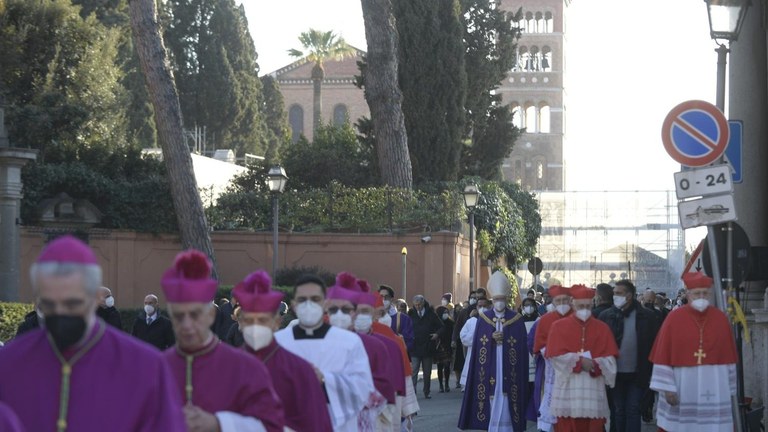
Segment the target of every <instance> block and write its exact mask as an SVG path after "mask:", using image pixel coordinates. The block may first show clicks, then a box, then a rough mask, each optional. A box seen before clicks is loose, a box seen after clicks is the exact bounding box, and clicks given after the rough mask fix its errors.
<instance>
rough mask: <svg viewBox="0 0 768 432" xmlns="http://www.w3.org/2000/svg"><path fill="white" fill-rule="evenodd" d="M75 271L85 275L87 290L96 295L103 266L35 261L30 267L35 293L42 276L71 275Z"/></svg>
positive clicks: (84, 280) (99, 286)
mask: <svg viewBox="0 0 768 432" xmlns="http://www.w3.org/2000/svg"><path fill="white" fill-rule="evenodd" d="M73 273H80V274H81V275H83V282H84V285H85V286H84V288H85V292H86V293H88V295H90V296H93V297H95V296H96V294H97V293H98V292H99V288H101V267H99V266H98V265H96V264H75V263H59V262H42V263H34V264H32V266H31V267H30V268H29V278H30V280H31V282H32V289H33V290H34V292H35V293H37V282H38V279H39V278H40V277H50V276H69V275H71V274H73Z"/></svg>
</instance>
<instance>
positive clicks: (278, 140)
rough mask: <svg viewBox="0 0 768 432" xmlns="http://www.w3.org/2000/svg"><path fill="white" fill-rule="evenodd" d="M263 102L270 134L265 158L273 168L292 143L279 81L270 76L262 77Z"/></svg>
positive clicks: (265, 119) (263, 110) (262, 105)
mask: <svg viewBox="0 0 768 432" xmlns="http://www.w3.org/2000/svg"><path fill="white" fill-rule="evenodd" d="M261 86H262V101H261V111H262V113H263V114H264V121H265V122H266V126H267V130H268V132H269V135H268V136H267V138H268V143H269V145H268V146H267V151H266V153H265V154H264V158H265V159H266V160H267V162H268V163H269V165H268V166H271V165H272V163H273V162H275V161H277V160H279V159H280V154H281V150H282V149H283V148H284V147H285V146H287V145H289V144H290V142H291V129H290V126H289V125H288V116H287V114H286V112H285V102H284V101H283V94H282V93H280V87H279V86H278V84H277V81H276V80H275V79H274V78H272V77H271V76H269V75H264V76H263V77H261Z"/></svg>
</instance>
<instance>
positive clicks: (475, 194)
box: [464, 184, 480, 293]
mask: <svg viewBox="0 0 768 432" xmlns="http://www.w3.org/2000/svg"><path fill="white" fill-rule="evenodd" d="M479 198H480V190H479V189H478V188H477V185H475V184H469V185H467V186H466V187H464V205H465V206H467V209H469V292H470V293H471V292H472V291H474V290H475V206H476V205H477V200H478V199H479Z"/></svg>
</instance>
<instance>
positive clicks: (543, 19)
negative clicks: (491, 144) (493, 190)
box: [499, 0, 567, 191]
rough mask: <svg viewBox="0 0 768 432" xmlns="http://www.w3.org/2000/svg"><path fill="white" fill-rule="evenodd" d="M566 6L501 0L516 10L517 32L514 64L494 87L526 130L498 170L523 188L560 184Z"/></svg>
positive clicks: (553, 0)
mask: <svg viewBox="0 0 768 432" xmlns="http://www.w3.org/2000/svg"><path fill="white" fill-rule="evenodd" d="M566 4H567V1H564V0H504V1H502V7H503V8H504V9H506V10H508V11H511V12H516V11H517V10H518V9H522V14H523V20H522V21H521V22H519V25H521V27H522V28H523V32H522V35H521V37H520V39H519V40H518V47H517V48H518V63H517V65H516V66H515V67H514V68H513V69H512V70H511V71H510V72H509V74H508V76H507V78H506V79H505V80H504V81H503V82H502V83H501V86H500V88H499V91H500V93H501V95H502V100H503V101H504V103H507V104H510V108H511V109H512V111H513V112H514V113H515V121H516V124H517V125H518V127H521V128H526V132H525V133H524V134H522V136H521V137H520V139H518V141H517V143H516V144H515V147H514V148H513V150H512V154H511V155H510V157H509V158H508V159H507V160H506V161H505V163H504V165H503V166H502V174H503V176H504V178H505V179H506V180H510V181H515V182H518V183H519V184H521V185H522V186H523V187H524V188H525V189H528V190H549V191H560V190H563V188H564V161H563V143H564V136H565V102H564V99H565V89H564V85H563V81H564V73H565V69H566V67H565V66H566V65H565V46H566V39H565V23H566V21H565V18H566V17H565V11H566ZM537 18H538V19H537ZM545 51H548V52H549V54H548V55H546V54H545ZM544 59H546V63H545V60H544Z"/></svg>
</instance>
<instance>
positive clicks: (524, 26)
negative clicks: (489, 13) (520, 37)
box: [512, 18, 528, 33]
mask: <svg viewBox="0 0 768 432" xmlns="http://www.w3.org/2000/svg"><path fill="white" fill-rule="evenodd" d="M512 28H513V29H514V28H518V29H520V31H521V32H522V33H528V29H527V22H526V21H525V19H524V18H520V19H519V20H517V21H512Z"/></svg>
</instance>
